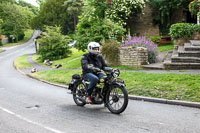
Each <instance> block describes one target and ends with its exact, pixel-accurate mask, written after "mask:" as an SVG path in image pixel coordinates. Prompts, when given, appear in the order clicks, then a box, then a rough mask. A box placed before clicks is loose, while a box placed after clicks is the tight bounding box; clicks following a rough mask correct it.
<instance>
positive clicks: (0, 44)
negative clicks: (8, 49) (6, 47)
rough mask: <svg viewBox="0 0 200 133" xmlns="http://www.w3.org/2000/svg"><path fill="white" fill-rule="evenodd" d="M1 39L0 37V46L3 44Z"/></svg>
mask: <svg viewBox="0 0 200 133" xmlns="http://www.w3.org/2000/svg"><path fill="white" fill-rule="evenodd" d="M1 41H2V39H1V38H0V46H3V44H2V42H1Z"/></svg>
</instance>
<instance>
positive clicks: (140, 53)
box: [119, 47, 148, 67]
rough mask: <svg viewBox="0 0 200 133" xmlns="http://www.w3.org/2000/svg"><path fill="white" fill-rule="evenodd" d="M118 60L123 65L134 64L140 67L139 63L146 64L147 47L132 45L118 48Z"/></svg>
mask: <svg viewBox="0 0 200 133" xmlns="http://www.w3.org/2000/svg"><path fill="white" fill-rule="evenodd" d="M119 51H120V55H119V58H120V59H119V61H120V64H121V65H123V66H134V67H140V66H141V65H146V64H148V53H147V48H144V47H133V48H127V47H122V48H120V49H119Z"/></svg>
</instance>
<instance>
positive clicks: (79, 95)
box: [73, 81, 86, 106]
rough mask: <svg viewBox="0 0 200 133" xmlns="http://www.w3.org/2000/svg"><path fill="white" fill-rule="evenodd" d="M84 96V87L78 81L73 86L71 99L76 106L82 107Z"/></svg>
mask: <svg viewBox="0 0 200 133" xmlns="http://www.w3.org/2000/svg"><path fill="white" fill-rule="evenodd" d="M85 96H86V87H85V85H84V84H83V83H82V82H81V81H80V82H77V83H76V84H75V86H74V89H73V99H74V102H75V103H76V104H77V105H78V106H84V105H85V104H86V103H85V102H84V99H85Z"/></svg>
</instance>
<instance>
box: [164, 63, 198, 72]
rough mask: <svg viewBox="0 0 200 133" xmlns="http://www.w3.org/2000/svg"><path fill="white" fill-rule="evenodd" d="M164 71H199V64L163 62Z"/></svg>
mask: <svg viewBox="0 0 200 133" xmlns="http://www.w3.org/2000/svg"><path fill="white" fill-rule="evenodd" d="M163 65H164V67H165V69H170V70H180V69H200V63H172V62H171V61H166V62H164V64H163Z"/></svg>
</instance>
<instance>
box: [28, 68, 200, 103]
mask: <svg viewBox="0 0 200 133" xmlns="http://www.w3.org/2000/svg"><path fill="white" fill-rule="evenodd" d="M73 74H81V70H50V71H43V72H37V73H33V74H30V75H31V76H34V77H36V78H39V79H43V80H46V81H49V82H53V83H58V84H65V85H66V84H67V83H69V82H70V80H71V76H72V75H73ZM119 78H121V79H123V80H124V81H125V83H126V88H127V91H128V93H129V94H132V95H138V96H147V97H156V98H165V99H169V100H185V101H193V102H200V77H199V75H190V74H173V73H170V74H155V73H145V72H130V71H129V72H126V71H121V75H120V77H119Z"/></svg>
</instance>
